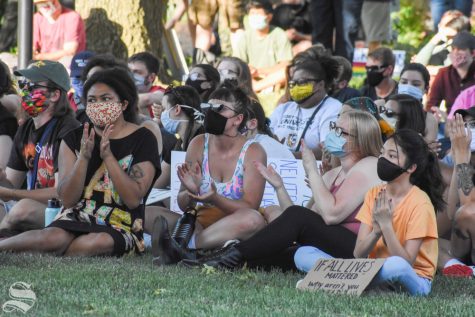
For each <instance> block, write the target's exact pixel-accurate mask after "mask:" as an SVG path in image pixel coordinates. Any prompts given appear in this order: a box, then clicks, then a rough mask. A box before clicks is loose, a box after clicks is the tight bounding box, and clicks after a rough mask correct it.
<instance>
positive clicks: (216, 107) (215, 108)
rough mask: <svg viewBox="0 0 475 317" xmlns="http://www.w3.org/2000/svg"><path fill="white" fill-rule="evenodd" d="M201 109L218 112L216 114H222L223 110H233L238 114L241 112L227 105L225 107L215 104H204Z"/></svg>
mask: <svg viewBox="0 0 475 317" xmlns="http://www.w3.org/2000/svg"><path fill="white" fill-rule="evenodd" d="M201 109H202V110H206V109H212V110H213V111H216V112H221V111H223V110H226V109H228V110H231V111H232V112H234V113H236V114H239V112H237V111H236V110H234V109H233V108H231V107H228V106H226V105H223V104H213V103H202V104H201Z"/></svg>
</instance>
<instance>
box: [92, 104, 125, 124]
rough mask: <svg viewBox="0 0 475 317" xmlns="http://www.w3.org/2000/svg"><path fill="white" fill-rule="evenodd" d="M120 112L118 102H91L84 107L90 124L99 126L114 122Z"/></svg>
mask: <svg viewBox="0 0 475 317" xmlns="http://www.w3.org/2000/svg"><path fill="white" fill-rule="evenodd" d="M121 113H122V104H121V103H120V102H92V103H88V104H87V107H86V114H87V116H88V117H89V119H91V121H92V124H94V126H96V127H99V128H104V127H105V126H106V125H108V124H111V123H114V122H115V121H116V120H117V119H118V118H119V117H120V114H121Z"/></svg>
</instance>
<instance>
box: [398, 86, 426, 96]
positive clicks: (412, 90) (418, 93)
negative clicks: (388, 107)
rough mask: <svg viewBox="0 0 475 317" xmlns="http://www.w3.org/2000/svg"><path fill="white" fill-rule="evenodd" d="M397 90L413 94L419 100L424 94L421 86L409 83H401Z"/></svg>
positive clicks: (401, 92)
mask: <svg viewBox="0 0 475 317" xmlns="http://www.w3.org/2000/svg"><path fill="white" fill-rule="evenodd" d="M397 92H398V94H406V95H409V96H412V97H414V98H416V99H417V100H422V96H423V95H424V92H423V91H422V90H421V89H420V88H418V87H416V86H413V85H409V84H399V85H398V88H397Z"/></svg>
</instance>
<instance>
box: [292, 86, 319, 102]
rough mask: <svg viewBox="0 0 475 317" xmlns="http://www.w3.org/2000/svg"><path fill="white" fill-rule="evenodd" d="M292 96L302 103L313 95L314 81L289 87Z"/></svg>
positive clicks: (294, 99)
mask: <svg viewBox="0 0 475 317" xmlns="http://www.w3.org/2000/svg"><path fill="white" fill-rule="evenodd" d="M289 92H290V98H292V100H293V101H295V102H298V103H301V102H304V101H305V100H306V99H308V98H309V97H311V96H312V95H313V83H312V82H309V83H306V84H303V85H295V86H293V87H292V88H290V89H289Z"/></svg>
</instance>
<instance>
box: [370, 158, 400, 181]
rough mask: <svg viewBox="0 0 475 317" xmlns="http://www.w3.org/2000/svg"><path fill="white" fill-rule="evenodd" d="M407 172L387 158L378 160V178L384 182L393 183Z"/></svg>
mask: <svg viewBox="0 0 475 317" xmlns="http://www.w3.org/2000/svg"><path fill="white" fill-rule="evenodd" d="M405 171H406V170H405V169H404V168H402V167H400V166H399V165H396V164H394V163H393V162H391V161H389V160H388V159H386V158H385V157H380V158H379V159H378V165H377V172H378V177H379V179H381V180H382V181H385V182H392V181H393V180H395V179H396V178H398V177H399V176H401V175H402V173H404V172H405Z"/></svg>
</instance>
